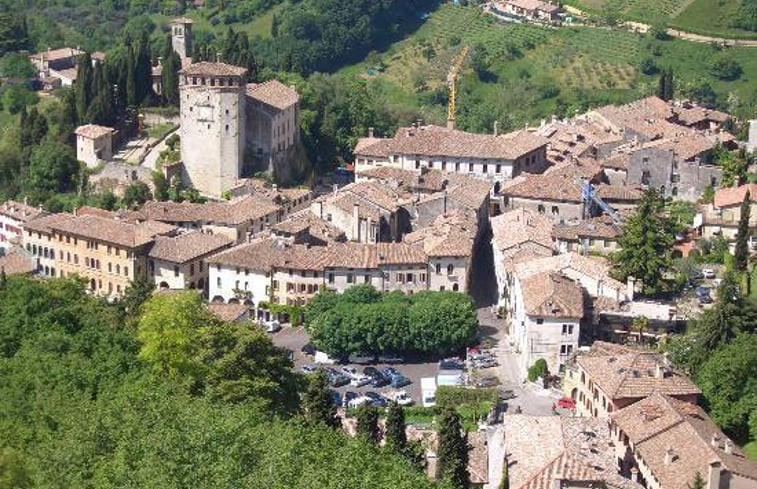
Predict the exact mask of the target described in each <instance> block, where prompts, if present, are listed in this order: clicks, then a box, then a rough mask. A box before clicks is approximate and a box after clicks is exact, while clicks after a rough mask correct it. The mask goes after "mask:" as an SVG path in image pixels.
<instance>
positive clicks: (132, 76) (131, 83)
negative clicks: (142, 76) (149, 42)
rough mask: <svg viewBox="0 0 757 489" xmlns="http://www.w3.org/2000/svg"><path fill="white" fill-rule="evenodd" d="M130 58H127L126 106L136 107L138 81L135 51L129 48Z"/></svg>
mask: <svg viewBox="0 0 757 489" xmlns="http://www.w3.org/2000/svg"><path fill="white" fill-rule="evenodd" d="M128 53H129V54H128V56H127V57H126V105H128V106H130V107H134V106H135V105H137V80H136V71H135V66H134V65H135V62H136V60H135V55H134V50H133V49H132V48H131V47H129V51H128Z"/></svg>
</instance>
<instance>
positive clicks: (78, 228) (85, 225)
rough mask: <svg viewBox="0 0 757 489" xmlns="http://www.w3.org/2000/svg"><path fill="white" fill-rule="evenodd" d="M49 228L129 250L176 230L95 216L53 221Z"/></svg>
mask: <svg viewBox="0 0 757 489" xmlns="http://www.w3.org/2000/svg"><path fill="white" fill-rule="evenodd" d="M47 227H49V228H50V229H52V230H53V231H57V232H62V233H66V234H70V235H74V236H79V237H82V238H88V239H94V240H98V241H102V242H104V243H112V244H115V245H118V246H124V247H127V248H137V247H140V246H143V245H145V244H148V243H150V242H152V241H153V240H154V239H155V237H156V236H159V235H165V234H170V233H172V232H174V231H175V229H176V228H175V227H173V226H171V225H168V224H163V223H161V222H157V221H145V222H141V223H129V222H124V221H119V220H116V219H110V218H104V217H99V216H93V215H85V216H71V217H70V218H64V219H56V220H51V222H49V223H48V224H47Z"/></svg>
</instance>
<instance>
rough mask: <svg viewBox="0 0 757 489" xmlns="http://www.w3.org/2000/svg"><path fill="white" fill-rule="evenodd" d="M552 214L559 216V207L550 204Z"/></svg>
mask: <svg viewBox="0 0 757 489" xmlns="http://www.w3.org/2000/svg"><path fill="white" fill-rule="evenodd" d="M552 215H553V216H559V215H560V208H559V207H557V206H556V205H553V206H552Z"/></svg>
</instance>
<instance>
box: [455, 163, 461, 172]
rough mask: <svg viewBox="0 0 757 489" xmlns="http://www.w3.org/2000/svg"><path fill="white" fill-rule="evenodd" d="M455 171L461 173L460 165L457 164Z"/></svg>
mask: <svg viewBox="0 0 757 489" xmlns="http://www.w3.org/2000/svg"><path fill="white" fill-rule="evenodd" d="M455 171H460V163H455Z"/></svg>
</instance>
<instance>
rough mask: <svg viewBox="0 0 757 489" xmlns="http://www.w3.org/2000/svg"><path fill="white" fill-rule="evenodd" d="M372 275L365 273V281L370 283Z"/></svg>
mask: <svg viewBox="0 0 757 489" xmlns="http://www.w3.org/2000/svg"><path fill="white" fill-rule="evenodd" d="M370 281H371V276H370V275H363V283H366V284H367V283H370Z"/></svg>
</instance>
